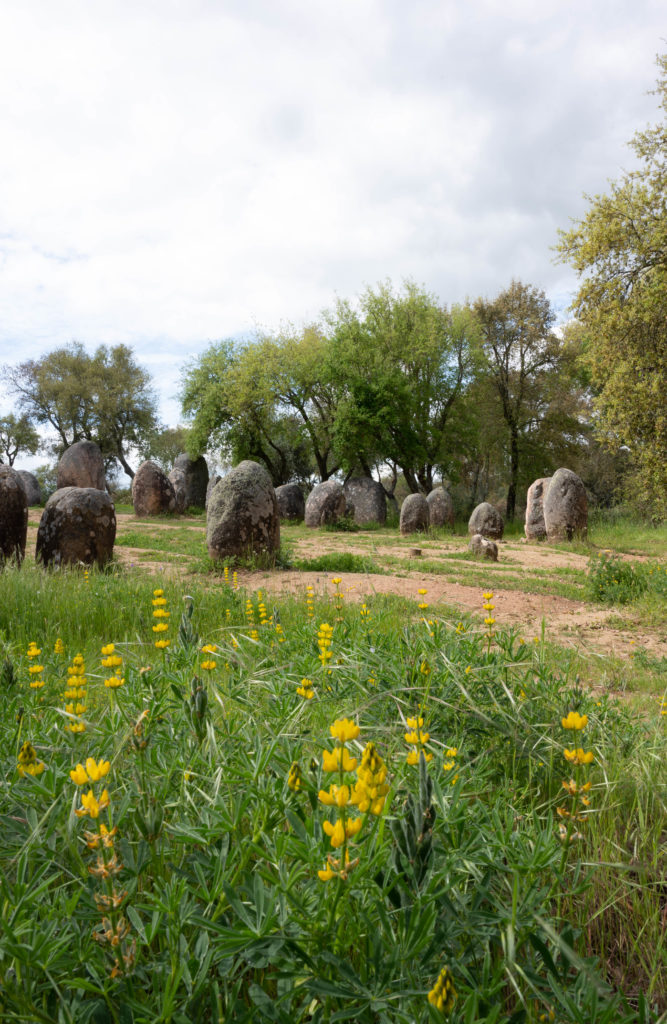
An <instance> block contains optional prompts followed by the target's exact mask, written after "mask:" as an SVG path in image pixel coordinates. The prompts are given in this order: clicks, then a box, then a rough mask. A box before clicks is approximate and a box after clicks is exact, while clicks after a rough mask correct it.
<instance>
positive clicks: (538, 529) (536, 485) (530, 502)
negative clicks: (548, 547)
mask: <svg viewBox="0 0 667 1024" xmlns="http://www.w3.org/2000/svg"><path fill="white" fill-rule="evenodd" d="M550 483H551V477H550V476H542V477H540V478H539V479H538V480H534V481H533V483H532V484H531V485H530V487H529V488H528V493H527V495H526V523H525V526H524V532H525V534H526V537H527V539H528V540H543V539H544V538H545V537H546V535H547V528H546V525H545V523H544V498H545V496H546V493H547V490H548V487H549V484H550Z"/></svg>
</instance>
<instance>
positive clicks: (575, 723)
mask: <svg viewBox="0 0 667 1024" xmlns="http://www.w3.org/2000/svg"><path fill="white" fill-rule="evenodd" d="M560 721H561V725H562V726H563V728H564V729H577V730H580V729H585V728H586V726H587V725H588V715H580V714H579V712H578V711H570V712H569V713H568V715H567V717H566V718H561V720H560Z"/></svg>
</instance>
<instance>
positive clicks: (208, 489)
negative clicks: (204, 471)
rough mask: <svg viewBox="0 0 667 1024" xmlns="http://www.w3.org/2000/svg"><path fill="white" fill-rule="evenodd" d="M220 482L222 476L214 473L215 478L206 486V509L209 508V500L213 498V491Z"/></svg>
mask: <svg viewBox="0 0 667 1024" xmlns="http://www.w3.org/2000/svg"><path fill="white" fill-rule="evenodd" d="M218 480H222V477H221V476H220V474H219V473H214V474H213V476H212V477H211V478H210V479H209V482H208V484H207V486H206V501H205V505H204V508H208V503H209V499H210V497H211V493H212V491H213V488H214V487H215V485H216V484H217V482H218Z"/></svg>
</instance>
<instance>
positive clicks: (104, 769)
mask: <svg viewBox="0 0 667 1024" xmlns="http://www.w3.org/2000/svg"><path fill="white" fill-rule="evenodd" d="M79 767H80V765H77V768H79ZM110 767H111V765H110V764H109V762H108V761H95V760H94V759H93V758H92V757H88V758H86V771H87V773H88V777H89V779H90V781H91V782H99V780H100V779H103V778H104V776H105V775H108V774H109V768H110Z"/></svg>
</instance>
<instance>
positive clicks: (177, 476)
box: [168, 467, 188, 515]
mask: <svg viewBox="0 0 667 1024" xmlns="http://www.w3.org/2000/svg"><path fill="white" fill-rule="evenodd" d="M168 479H169V483H170V484H171V486H172V487H173V488H174V494H175V496H176V508H175V509H174V511H175V512H178V514H179V515H181V514H182V513H183V512H185V510H186V508H187V507H188V482H187V480H186V477H185V473H184V472H183V470H182V469H176V467H174V469H172V471H171V473H170V474H169V478H168Z"/></svg>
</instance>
